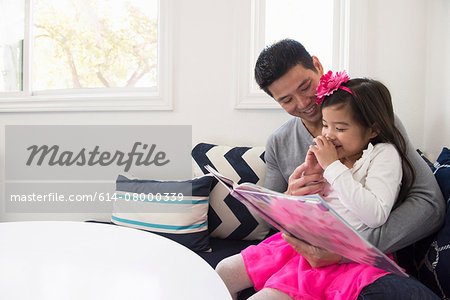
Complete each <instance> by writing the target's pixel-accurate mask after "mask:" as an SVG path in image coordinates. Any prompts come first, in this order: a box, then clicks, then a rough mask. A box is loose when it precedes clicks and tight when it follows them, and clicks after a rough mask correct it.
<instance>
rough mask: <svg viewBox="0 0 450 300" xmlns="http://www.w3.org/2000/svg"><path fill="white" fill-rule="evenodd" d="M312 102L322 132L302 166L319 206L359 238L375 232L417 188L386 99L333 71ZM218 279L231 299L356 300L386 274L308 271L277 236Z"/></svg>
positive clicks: (225, 267)
mask: <svg viewBox="0 0 450 300" xmlns="http://www.w3.org/2000/svg"><path fill="white" fill-rule="evenodd" d="M316 95H317V98H316V101H317V104H318V105H321V111H322V118H323V129H322V135H321V136H317V137H316V138H315V139H314V142H315V145H312V146H311V147H310V150H309V152H308V154H307V157H306V159H305V164H306V166H307V170H308V173H318V172H323V177H324V178H325V180H326V181H327V186H326V188H325V191H324V199H325V200H326V201H327V202H328V203H329V204H330V206H331V207H332V208H333V209H335V210H336V211H337V212H338V213H339V214H340V215H341V216H342V217H344V218H345V219H346V221H348V222H349V223H350V224H351V225H352V226H353V227H354V228H355V229H356V230H358V231H361V230H363V229H365V228H367V227H379V226H381V225H382V224H383V223H384V222H385V221H386V220H387V218H388V216H389V213H390V211H391V209H392V207H393V206H395V205H397V204H398V203H400V202H401V201H402V200H403V198H404V197H405V195H406V192H407V191H408V189H409V188H410V186H411V184H412V182H413V180H414V169H413V168H412V166H411V164H410V162H409V161H408V160H407V158H406V157H405V151H406V150H405V142H404V139H403V137H402V136H401V134H400V132H399V131H398V129H397V128H396V127H395V125H394V112H393V108H392V103H391V97H390V94H389V91H388V90H387V88H386V87H385V86H384V85H383V84H381V83H380V82H378V81H374V80H369V79H352V80H349V78H348V76H347V74H346V73H345V71H344V72H341V73H339V72H338V73H336V75H333V74H332V72H331V71H330V72H328V73H327V74H325V75H324V76H322V78H321V79H320V83H319V86H318V88H317V94H316ZM396 199H398V200H397V201H396ZM217 272H218V273H219V275H220V276H221V277H222V279H223V280H224V282H225V284H226V285H227V287H228V289H229V290H230V292H231V294H232V296H233V297H234V299H236V297H237V292H238V291H240V290H242V289H245V288H247V287H250V286H253V287H254V288H255V289H256V290H257V291H258V292H257V293H256V294H255V295H254V296H252V297H251V298H250V299H356V298H357V297H358V295H359V293H360V292H361V290H362V289H363V288H364V287H365V286H367V285H369V284H371V283H372V282H374V281H375V280H376V279H378V278H380V277H382V276H384V275H386V274H388V272H385V271H383V270H380V269H377V268H374V267H371V266H366V265H361V264H357V263H342V264H334V265H330V266H325V267H321V268H313V267H311V266H310V264H309V263H308V261H307V260H306V259H304V258H303V257H302V256H301V255H300V254H298V253H297V252H296V251H295V250H294V249H293V248H292V247H291V246H290V245H289V244H288V243H287V242H286V241H285V240H284V239H283V238H282V236H281V233H278V234H276V235H274V236H272V237H270V238H268V239H267V240H265V241H263V242H262V243H260V244H259V245H257V246H250V247H248V248H247V249H245V250H243V251H242V252H241V254H237V255H235V256H232V257H229V258H227V259H225V260H223V261H222V262H220V263H219V265H218V266H217Z"/></svg>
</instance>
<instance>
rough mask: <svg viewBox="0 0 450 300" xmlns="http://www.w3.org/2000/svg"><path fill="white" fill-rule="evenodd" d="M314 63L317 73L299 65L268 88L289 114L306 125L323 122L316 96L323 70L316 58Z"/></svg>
mask: <svg viewBox="0 0 450 300" xmlns="http://www.w3.org/2000/svg"><path fill="white" fill-rule="evenodd" d="M313 62H314V66H315V67H316V70H317V72H314V71H313V70H310V69H305V68H304V67H303V66H302V65H301V64H298V65H296V66H294V67H292V68H291V69H290V70H289V71H288V72H287V73H286V74H284V75H283V76H282V77H280V78H279V79H277V80H275V81H274V82H273V83H272V84H271V85H270V86H269V87H268V88H269V91H270V92H271V93H272V96H273V98H274V99H275V100H276V101H277V102H278V103H279V104H280V105H281V107H282V108H283V109H284V110H285V111H286V112H287V113H289V114H290V115H293V116H295V117H299V118H301V119H302V120H303V121H304V122H306V123H316V122H321V120H322V114H321V113H320V107H319V106H318V105H316V100H315V98H316V96H315V94H316V89H317V85H318V84H319V79H320V77H321V76H322V75H323V68H322V65H321V63H320V62H319V60H318V59H317V58H316V57H314V56H313Z"/></svg>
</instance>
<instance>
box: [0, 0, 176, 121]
mask: <svg viewBox="0 0 450 300" xmlns="http://www.w3.org/2000/svg"><path fill="white" fill-rule="evenodd" d="M31 1H32V0H25V32H24V42H23V59H22V60H23V87H22V91H20V92H0V112H21V111H30V112H33V111H133V110H136V111H140V110H173V102H172V91H171V87H172V84H171V80H172V72H171V70H172V67H171V62H172V49H171V47H170V45H171V44H172V43H171V42H172V41H171V39H172V30H171V28H170V17H169V16H170V12H171V11H172V0H159V1H158V22H159V28H158V72H157V74H158V75H157V87H155V88H96V89H63V90H48V91H32V90H31V82H32V81H31V76H32V73H31V62H32V59H31V57H32V45H31V43H32V25H31V24H32V23H33V22H32V4H31Z"/></svg>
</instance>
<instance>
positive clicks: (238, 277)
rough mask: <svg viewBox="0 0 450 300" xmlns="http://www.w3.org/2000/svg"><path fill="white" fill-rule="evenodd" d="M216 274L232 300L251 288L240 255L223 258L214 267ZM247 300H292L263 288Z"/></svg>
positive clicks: (274, 290) (281, 293)
mask: <svg viewBox="0 0 450 300" xmlns="http://www.w3.org/2000/svg"><path fill="white" fill-rule="evenodd" d="M216 272H217V273H218V274H219V276H220V278H222V280H223V282H224V283H225V285H226V286H227V288H228V291H229V292H230V294H231V297H232V298H233V300H236V299H237V294H238V292H239V291H242V290H244V289H246V288H249V287H252V286H253V283H252V281H251V280H250V277H249V276H248V274H247V270H246V269H245V265H244V259H243V258H242V255H241V254H236V255H233V256H230V257H227V258H225V259H224V260H222V261H221V262H219V264H218V265H217V267H216ZM248 299H249V300H263V299H264V300H271V299H274V300H292V298H291V297H289V296H288V295H287V294H285V293H283V292H281V291H279V290H276V289H271V288H264V289H262V290H261V291H259V292H257V293H256V294H254V295H253V296H251V297H250V298H248Z"/></svg>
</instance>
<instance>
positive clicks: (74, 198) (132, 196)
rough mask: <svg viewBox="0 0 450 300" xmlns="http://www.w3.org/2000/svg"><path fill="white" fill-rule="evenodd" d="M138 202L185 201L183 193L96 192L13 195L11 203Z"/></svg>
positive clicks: (10, 197)
mask: <svg viewBox="0 0 450 300" xmlns="http://www.w3.org/2000/svg"><path fill="white" fill-rule="evenodd" d="M121 199H123V200H125V201H137V202H169V201H170V202H175V201H183V199H184V194H182V193H129V192H120V193H119V194H117V193H103V192H95V193H88V194H69V195H66V194H62V193H46V194H38V193H29V194H11V195H10V196H9V200H10V202H97V201H98V202H113V201H118V200H121Z"/></svg>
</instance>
